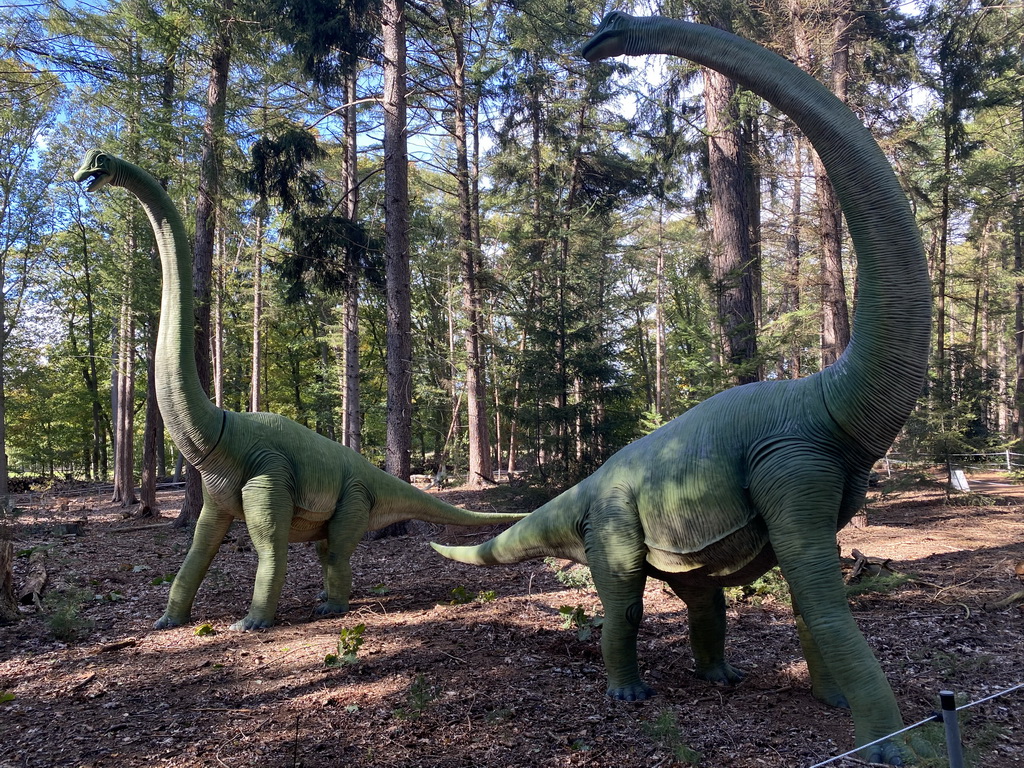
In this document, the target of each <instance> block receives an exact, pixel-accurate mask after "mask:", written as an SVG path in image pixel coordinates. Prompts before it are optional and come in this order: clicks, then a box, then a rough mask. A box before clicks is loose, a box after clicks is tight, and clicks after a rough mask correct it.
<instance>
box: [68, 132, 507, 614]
mask: <svg viewBox="0 0 1024 768" xmlns="http://www.w3.org/2000/svg"><path fill="white" fill-rule="evenodd" d="M75 180H76V181H79V182H82V181H86V182H87V183H88V184H87V189H88V191H90V192H94V191H96V190H98V189H101V188H103V187H105V186H108V185H110V186H120V187H124V188H126V189H127V190H128V191H129V192H131V193H132V194H134V195H135V196H136V197H137V198H138V200H139V202H140V204H141V205H142V207H143V208H144V209H145V211H146V213H147V215H148V216H149V219H150V223H151V224H152V226H153V233H154V236H155V237H156V242H157V247H158V250H159V253H160V261H161V266H162V272H163V282H162V297H161V311H160V329H159V333H158V335H157V352H156V389H157V400H158V402H159V405H160V412H161V414H162V415H163V418H164V423H165V424H166V426H167V429H168V432H170V434H171V438H172V439H173V440H174V443H175V445H176V446H177V447H178V449H179V450H180V451H181V452H182V454H183V455H184V457H185V458H186V459H187V460H188V461H189V462H190V463H191V464H192V465H193V466H195V467H196V468H197V469H198V470H199V474H200V476H201V477H202V480H203V508H202V511H201V512H200V514H199V520H198V522H197V523H196V530H195V534H194V536H193V540H192V546H191V548H190V549H189V551H188V554H187V555H186V557H185V561H184V563H183V564H182V566H181V569H180V570H179V571H178V574H177V576H176V577H175V579H174V583H173V584H172V585H171V593H170V598H169V599H168V603H167V610H166V611H165V612H164V615H163V616H162V617H161V618H160V619H159V620H158V621H157V622H156V625H155V626H156V628H157V629H160V628H163V627H173V626H178V625H181V624H184V623H186V622H188V621H189V619H190V614H191V610H192V602H193V600H194V599H195V596H196V592H197V590H198V589H199V585H200V584H201V583H202V580H203V577H204V576H205V575H206V571H207V569H208V568H209V566H210V563H211V561H212V560H213V557H214V555H215V554H216V553H217V550H218V548H219V547H220V545H221V542H222V541H223V540H224V537H225V535H226V534H227V532H228V528H230V526H231V524H232V523H233V522H234V521H235V520H243V521H245V524H246V526H247V528H248V530H249V535H250V537H251V539H252V542H253V546H254V548H255V549H256V554H257V555H258V558H259V564H258V566H257V569H256V582H255V585H254V588H253V597H252V603H251V604H250V607H249V612H248V614H247V615H246V616H245V618H243V619H242V620H240V621H238V622H237V623H235V624H234V625H233V628H235V629H258V628H263V627H269V626H270V625H271V624H273V622H274V614H275V612H276V610H277V602H278V599H279V598H280V595H281V587H282V585H283V584H284V577H285V569H286V566H287V556H288V542H297V541H317V542H318V546H317V549H318V553H319V555H320V562H321V565H322V567H323V576H324V586H325V601H324V602H323V603H322V604H321V605H320V606H318V607H317V613H320V614H327V613H341V612H344V611H347V610H348V602H349V596H350V593H351V590H352V568H351V565H350V562H349V561H350V558H351V555H352V553H353V552H354V551H355V548H356V545H357V544H358V543H359V541H360V539H361V538H362V536H363V534H364V533H366V531H367V530H373V529H377V528H383V527H385V526H387V525H390V524H391V523H394V522H398V521H400V520H409V519H413V518H415V519H419V520H426V521H428V522H436V523H442V524H450V525H488V524H492V523H503V522H512V521H514V520H519V519H521V518H522V517H523V515H488V514H479V513H476V512H469V511H466V510H463V509H458V508H457V507H453V506H451V505H449V504H445V503H444V502H442V501H440V500H439V499H437V498H435V497H433V496H431V495H429V494H427V493H424V492H422V491H420V490H418V489H416V488H413V487H412V486H411V485H409V484H408V483H406V482H403V481H401V480H398V479H397V478H394V477H392V476H391V475H388V474H387V473H385V472H382V471H381V470H380V469H378V468H377V467H374V466H373V465H372V464H370V463H369V462H368V461H366V460H365V459H364V458H363V457H362V456H360V455H359V454H358V453H356V452H355V451H353V450H351V449H350V448H346V447H345V446H342V445H339V444H338V443H335V442H334V441H333V440H329V439H327V438H325V437H323V436H321V435H318V434H316V433H315V432H313V431H312V430H310V429H307V428H306V427H304V426H302V425H301V424H298V423H296V422H294V421H292V420H291V419H287V418H285V417H283V416H278V415H276V414H272V413H234V412H231V411H225V410H222V409H220V408H217V407H216V406H214V405H213V404H212V403H211V402H210V400H209V398H208V397H207V396H206V395H205V393H203V391H202V388H201V387H200V385H199V375H198V372H197V370H196V365H195V353H194V346H193V338H194V334H193V330H192V327H193V319H192V318H193V310H192V259H191V252H190V249H189V245H188V241H187V239H186V236H185V229H184V226H183V224H182V222H181V218H180V216H179V215H178V212H177V210H176V209H175V207H174V204H173V203H172V202H171V200H170V198H169V197H168V196H167V194H166V192H164V190H163V188H162V187H161V186H160V184H159V183H158V182H157V181H156V179H154V178H153V177H152V176H151V175H150V174H149V173H147V172H146V171H144V170H143V169H141V168H139V167H138V166H136V165H133V164H131V163H129V162H127V161H124V160H121V159H119V158H116V157H114V156H112V155H109V154H105V153H103V152H100V151H98V150H91V151H90V152H89V153H88V154H87V155H86V157H85V160H84V161H83V163H82V166H81V168H79V170H78V171H77V172H76V173H75Z"/></svg>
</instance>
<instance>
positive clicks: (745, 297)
mask: <svg viewBox="0 0 1024 768" xmlns="http://www.w3.org/2000/svg"><path fill="white" fill-rule="evenodd" d="M735 95H736V86H735V84H734V83H733V82H732V81H731V80H729V79H728V78H727V77H725V76H723V75H721V74H719V73H718V72H713V71H710V70H705V72H704V104H705V110H706V112H707V120H708V127H707V130H708V165H709V171H710V178H711V215H712V229H713V237H714V244H715V245H714V255H713V263H712V273H713V279H714V288H715V294H716V299H717V304H718V317H719V322H720V323H721V329H722V342H723V353H724V355H723V357H724V360H723V362H724V363H725V364H726V365H728V366H729V367H730V368H731V370H732V375H733V378H734V380H735V381H736V383H738V384H744V383H748V382H751V381H756V380H757V370H756V368H755V367H754V366H753V361H754V360H755V359H756V357H757V328H756V320H755V314H754V277H753V266H754V264H753V251H752V249H751V243H750V218H749V215H748V213H749V212H748V209H747V206H748V201H749V197H748V193H747V191H746V186H745V172H744V158H743V141H742V137H741V132H740V127H739V113H738V109H737V106H736V100H735Z"/></svg>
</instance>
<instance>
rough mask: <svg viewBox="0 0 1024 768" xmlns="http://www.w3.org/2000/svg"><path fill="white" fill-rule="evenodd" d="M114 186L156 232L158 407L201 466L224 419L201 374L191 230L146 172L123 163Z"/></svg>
mask: <svg viewBox="0 0 1024 768" xmlns="http://www.w3.org/2000/svg"><path fill="white" fill-rule="evenodd" d="M111 184H113V185H115V186H121V187H124V188H125V189H127V190H128V191H129V192H131V193H132V194H133V195H135V197H137V198H138V200H139V203H140V204H141V205H142V207H143V209H144V210H145V211H146V215H147V216H148V217H149V221H150V224H151V225H152V226H153V235H154V237H155V238H156V245H157V250H158V252H159V254H160V264H161V270H162V289H161V296H160V329H159V331H158V333H157V341H156V395H157V402H158V403H159V405H160V413H161V414H162V415H163V418H164V423H165V424H166V425H167V430H168V432H170V435H171V438H172V439H173V440H174V444H175V445H176V446H177V447H178V450H179V451H181V452H182V454H183V455H184V457H185V458H186V459H187V460H188V461H189V462H190V463H193V464H198V463H199V462H200V461H201V460H202V459H204V458H205V457H206V456H207V455H208V454H209V452H210V451H211V450H213V448H214V447H215V446H216V444H217V441H218V440H219V439H220V432H221V426H222V420H223V415H222V413H221V411H220V409H219V408H217V407H216V406H214V405H213V403H211V402H210V399H209V398H208V397H207V396H206V393H205V392H203V388H202V386H201V385H200V383H199V373H198V371H197V369H196V358H195V320H194V312H193V309H192V256H191V248H190V246H189V243H188V238H187V236H186V234H185V227H184V225H183V224H182V221H181V216H179V215H178V211H177V209H176V208H175V206H174V203H173V202H172V201H171V198H170V197H169V196H168V195H167V192H166V191H164V188H163V187H161V186H160V184H159V183H158V182H157V180H156V179H155V178H153V177H152V176H151V175H150V174H149V173H147V172H146V171H145V170H143V169H142V168H139V167H138V166H136V165H133V164H132V163H129V162H126V161H124V160H119V161H118V166H117V168H116V170H115V172H114V174H113V177H112V179H111Z"/></svg>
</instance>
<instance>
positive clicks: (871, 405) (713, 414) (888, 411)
mask: <svg viewBox="0 0 1024 768" xmlns="http://www.w3.org/2000/svg"><path fill="white" fill-rule="evenodd" d="M653 53H668V54H675V55H678V56H683V57H686V58H688V59H691V60H693V61H696V62H698V63H700V64H702V65H704V66H707V67H711V68H713V69H716V70H719V71H720V72H723V73H724V74H726V75H728V76H729V77H731V78H733V79H735V80H736V81H738V82H740V83H741V84H743V85H744V86H746V87H747V88H749V89H750V90H752V91H754V92H755V93H758V94H760V95H761V96H762V97H764V98H765V99H766V100H767V101H769V102H770V103H772V104H774V105H775V106H776V107H778V108H779V109H781V110H782V111H783V112H785V113H787V114H788V115H789V116H790V117H791V118H792V119H793V120H794V122H796V124H797V125H798V126H799V127H800V129H801V130H802V131H803V132H804V134H805V135H806V136H807V138H808V139H809V140H810V141H811V143H812V144H813V145H814V147H815V149H816V150H817V152H818V153H819V155H820V156H821V158H822V161H823V162H824V164H825V166H826V168H827V170H828V173H829V176H830V177H831V179H832V182H833V184H834V185H835V188H836V191H837V193H838V195H839V199H840V200H841V203H842V207H843V211H844V213H845V215H846V220H847V224H848V226H849V231H850V237H851V239H852V241H853V244H854V248H855V250H856V252H857V263H858V270H857V275H858V280H859V293H858V298H857V310H856V321H855V328H854V334H853V338H852V340H851V342H850V344H849V346H848V347H847V349H846V351H845V353H844V354H843V355H842V357H841V358H840V359H839V360H838V361H837V362H836V363H835V364H834V365H832V366H831V367H829V368H827V369H825V370H823V371H821V372H820V373H818V374H816V375H813V376H809V377H807V378H805V379H800V380H797V381H772V382H762V383H756V384H749V385H746V386H740V387H735V388H733V389H730V390H727V391H725V392H722V393H720V394H718V395H716V396H714V397H712V398H710V399H709V400H707V401H705V402H704V403H701V404H700V405H698V406H697V407H695V408H693V409H691V410H690V411H687V412H686V413H685V414H683V415H682V416H680V417H678V418H676V419H675V420H673V421H671V422H670V423H668V424H666V425H665V426H663V427H661V428H660V429H658V430H657V431H655V432H653V433H652V434H650V435H648V436H646V437H644V438H643V439H641V440H638V441H636V442H635V443H632V444H631V445H629V446H628V447H626V448H624V449H623V450H621V451H619V452H618V453H617V454H616V455H615V456H613V457H612V458H611V459H609V460H608V462H606V463H605V464H604V465H603V466H602V467H601V468H600V469H599V470H598V471H597V472H595V473H594V474H593V475H591V476H590V477H588V478H587V479H585V480H583V481H582V482H581V483H579V484H578V485H576V486H575V487H573V488H571V489H569V490H568V491H566V492H565V493H563V494H561V495H560V496H558V497H556V498H555V499H553V500H552V501H550V502H548V503H547V504H545V505H544V506H542V507H540V508H539V509H538V510H537V511H536V512H534V513H533V514H532V515H530V516H529V517H527V518H526V519H525V520H522V521H520V522H519V523H516V524H515V525H514V526H512V527H511V528H509V529H508V530H506V531H505V532H504V533H502V534H500V535H499V536H497V537H496V538H494V539H491V540H490V541H488V542H485V543H484V544H481V545H479V546H476V547H445V546H439V545H434V547H435V549H437V550H438V551H439V552H440V553H441V554H443V555H445V556H446V557H449V558H452V559H454V560H459V561H462V562H467V563H475V564H480V565H491V564H496V563H513V562H519V561H521V560H525V559H528V558H533V557H540V556H545V555H554V556H559V557H565V558H569V559H571V560H575V561H576V562H579V563H587V564H589V565H590V568H591V571H592V573H593V577H594V583H595V585H596V587H597V590H598V593H599V595H600V597H601V601H602V603H603V604H604V610H605V620H604V625H603V630H602V637H601V649H602V653H603V656H604V662H605V667H606V669H607V673H608V685H609V688H608V692H609V694H610V695H611V696H613V697H614V698H617V699H626V700H639V699H645V698H647V697H649V696H650V695H651V694H652V693H653V691H652V690H651V688H649V687H648V686H647V685H645V684H644V683H643V682H642V681H641V679H640V672H639V668H638V665H637V652H636V639H637V631H638V628H639V625H640V620H641V617H642V615H643V591H644V583H645V581H646V579H647V577H648V576H653V577H655V578H658V579H661V580H663V581H665V582H666V583H667V584H668V585H669V586H670V587H671V588H672V589H673V590H674V591H675V593H676V594H677V595H678V596H679V597H680V598H682V599H683V600H684V601H685V602H686V604H687V608H688V611H687V612H688V616H689V625H690V642H691V645H692V649H693V654H694V657H695V662H696V667H697V671H698V673H699V674H700V675H702V676H703V677H705V678H707V679H709V680H712V681H715V682H725V683H730V682H734V681H736V680H738V679H739V678H740V676H741V675H740V673H739V672H738V671H737V670H735V669H734V668H733V667H731V666H730V665H729V663H728V662H727V661H726V660H725V601H724V598H723V593H722V587H723V586H730V585H739V584H745V583H748V582H749V581H751V580H753V579H754V578H756V577H757V576H759V575H760V574H762V573H764V572H765V571H766V570H767V569H768V568H770V567H772V566H773V565H774V564H775V563H776V562H777V563H778V564H779V565H780V566H781V568H782V572H783V574H784V576H785V578H786V579H787V581H788V582H789V586H790V589H791V591H792V595H793V601H794V610H795V613H796V621H797V627H798V630H799V635H800V640H801V644H802V646H803V651H804V655H805V656H806V658H807V663H808V668H809V670H810V676H811V683H812V689H813V691H814V693H815V694H816V695H817V696H819V697H820V698H822V699H824V700H825V701H827V702H830V703H832V704H836V705H848V706H849V707H850V708H851V709H852V710H853V717H854V721H855V726H856V741H857V744H858V745H864V744H868V743H869V742H871V741H874V740H876V739H880V738H882V737H883V736H885V735H887V734H889V733H892V732H894V731H896V730H898V729H899V728H900V727H901V726H902V720H901V717H900V712H899V708H898V706H897V704H896V700H895V697H894V696H893V693H892V689H891V688H890V686H889V684H888V682H887V681H886V679H885V676H884V675H883V673H882V670H881V667H880V666H879V664H878V662H877V661H876V660H875V658H874V656H873V655H872V653H871V650H870V649H869V647H868V645H867V643H866V642H865V640H864V637H863V636H862V635H861V633H860V632H859V631H858V629H857V625H856V623H855V622H854V620H853V617H852V615H851V613H850V609H849V606H848V603H847V599H846V595H845V592H844V589H843V581H842V577H841V573H840V565H839V559H838V554H837V551H836V531H837V530H838V529H839V528H841V527H842V526H844V525H845V524H846V523H847V522H849V520H850V518H851V517H852V516H853V514H854V512H855V511H856V510H857V509H858V507H860V505H861V504H862V502H863V499H864V494H865V490H866V487H867V478H868V472H869V471H870V469H871V466H872V464H873V463H874V461H875V460H876V459H878V458H879V457H881V456H883V455H884V453H885V451H886V450H887V448H888V447H889V445H890V444H891V443H892V441H893V439H894V438H895V437H896V434H897V433H898V431H899V430H900V428H901V427H902V425H903V423H904V422H905V420H906V418H907V416H908V415H909V414H910V412H911V410H912V409H913V407H914V404H915V402H916V400H917V397H918V395H919V394H920V393H921V390H922V386H923V384H924V380H925V370H926V363H927V358H928V345H929V333H930V308H931V296H930V290H929V282H928V271H927V267H926V263H925V258H924V253H923V250H922V247H921V240H920V236H919V234H918V231H917V228H916V226H915V223H914V218H913V216H912V215H911V212H910V208H909V205H908V203H907V200H906V197H905V196H904V194H903V192H902V191H901V189H900V186H899V184H898V183H897V181H896V178H895V176H894V175H893V172H892V169H891V167H890V166H889V163H888V162H887V161H886V159H885V157H884V156H883V154H882V152H881V151H880V150H879V148H878V146H877V145H876V144H875V142H874V140H873V139H872V138H871V136H870V134H869V133H868V131H867V130H866V129H865V128H864V126H863V125H862V124H861V123H860V121H859V120H858V119H857V118H856V117H854V115H853V114H852V113H851V112H850V110H849V109H847V108H846V107H845V106H844V105H843V104H842V103H841V102H839V101H838V100H837V99H836V98H835V97H834V96H833V95H832V94H831V93H830V92H829V91H828V90H827V89H826V88H824V87H823V86H821V85H820V84H819V83H818V82H817V81H815V80H814V79H813V78H812V77H810V76H808V75H807V74H805V73H804V72H802V71H801V70H799V69H798V68H797V67H795V66H793V65H792V64H790V63H789V62H787V61H786V60H784V59H782V58H781V57H779V56H776V55H775V54H773V53H770V52H768V51H767V50H765V49H764V48H762V47H760V46H758V45H755V44H753V43H751V42H748V41H745V40H743V39H741V38H739V37H736V36H735V35H732V34H729V33H726V32H722V31H720V30H717V29H713V28H710V27H705V26H700V25H696V24H689V23H686V22H682V21H677V20H673V19H666V18H659V17H650V18H635V17H632V16H629V15H626V14H623V13H617V12H613V13H611V14H609V15H608V16H607V17H606V18H605V20H604V21H603V22H602V24H601V26H600V27H599V29H598V31H597V32H596V33H595V35H594V36H593V37H592V38H591V39H590V40H589V41H588V42H587V44H586V45H585V46H584V48H583V55H584V56H585V57H586V58H587V59H588V60H589V61H596V60H598V59H602V58H607V57H612V56H620V55H623V54H625V55H633V56H636V55H643V54H653ZM864 754H865V755H866V757H868V758H869V759H870V760H872V761H880V760H888V761H890V762H892V763H894V764H898V763H899V761H900V760H901V757H900V748H899V747H898V746H897V745H895V744H893V743H892V742H891V740H890V741H886V742H883V743H882V744H880V745H877V746H874V747H872V748H870V749H867V750H865V751H864Z"/></svg>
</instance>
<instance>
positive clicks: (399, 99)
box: [381, 0, 412, 480]
mask: <svg viewBox="0 0 1024 768" xmlns="http://www.w3.org/2000/svg"><path fill="white" fill-rule="evenodd" d="M381 21H382V26H383V37H384V100H383V107H384V164H385V169H384V174H385V179H384V195H385V217H386V223H385V230H386V235H385V236H386V242H385V260H386V270H387V340H386V346H387V379H388V395H387V438H386V444H385V455H386V468H387V471H388V472H389V473H391V474H392V475H394V476H395V477H398V478H401V479H403V480H408V479H409V472H410V468H409V461H410V452H411V450H412V320H411V316H412V303H411V295H410V286H409V283H410V275H409V176H408V165H409V152H408V145H407V137H406V129H407V123H406V116H405V101H406V100H405V80H406V56H405V2H404V0H385V3H384V7H383V11H382V16H381Z"/></svg>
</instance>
